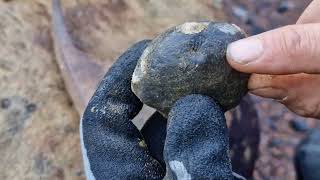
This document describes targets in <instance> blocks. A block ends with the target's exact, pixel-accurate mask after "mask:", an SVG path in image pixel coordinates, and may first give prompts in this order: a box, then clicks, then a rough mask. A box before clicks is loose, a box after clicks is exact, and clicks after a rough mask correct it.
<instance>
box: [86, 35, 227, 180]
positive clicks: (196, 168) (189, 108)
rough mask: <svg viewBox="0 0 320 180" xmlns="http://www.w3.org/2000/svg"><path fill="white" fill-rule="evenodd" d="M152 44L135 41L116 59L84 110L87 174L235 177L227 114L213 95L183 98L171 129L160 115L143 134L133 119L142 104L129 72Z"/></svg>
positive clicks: (173, 114)
mask: <svg viewBox="0 0 320 180" xmlns="http://www.w3.org/2000/svg"><path fill="white" fill-rule="evenodd" d="M148 42H149V41H142V42H139V43H137V44H135V45H134V46H133V47H131V48H130V49H129V50H128V51H126V52H125V53H124V54H123V55H122V56H121V57H120V58H119V59H118V60H117V62H116V63H115V64H114V65H113V67H112V68H111V69H110V70H109V72H108V73H107V74H106V75H105V77H104V78H103V80H102V81H101V83H100V85H99V87H98V88H97V90H96V92H95V94H94V95H93V97H92V99H91V100H90V102H89V104H88V106H87V108H86V110H85V112H84V114H83V118H82V120H81V125H80V133H81V144H82V153H83V158H84V164H85V170H86V175H87V178H88V179H102V180H104V179H163V178H164V177H165V175H166V174H167V175H166V178H169V179H233V175H232V174H233V173H232V170H231V164H230V158H229V156H228V135H227V128H226V122H225V118H224V112H223V111H222V109H221V107H220V106H219V105H218V104H217V103H216V102H215V101H214V100H213V99H211V98H209V97H206V96H202V95H190V96H187V97H185V98H182V99H180V100H179V101H178V102H177V103H176V104H175V106H174V107H173V108H172V110H171V112H170V114H169V118H168V122H169V123H168V127H167V130H166V119H165V118H163V117H162V116H161V115H160V114H159V113H155V114H154V115H153V116H152V117H151V118H150V119H149V120H148V122H147V123H146V125H145V126H144V127H143V129H142V130H141V132H140V131H139V130H138V129H137V128H136V127H135V125H134V124H133V123H132V122H131V120H132V119H133V118H134V117H135V115H136V114H137V113H138V112H139V111H140V109H141V107H142V103H141V102H140V101H139V99H138V98H137V97H136V96H135V95H134V94H133V93H132V92H131V88H130V84H131V76H132V73H133V70H134V68H135V66H136V63H137V60H138V59H139V57H140V56H141V54H142V52H143V50H144V49H145V48H146V46H147V44H148ZM164 144H165V145H164ZM163 155H164V156H163ZM163 157H164V158H163Z"/></svg>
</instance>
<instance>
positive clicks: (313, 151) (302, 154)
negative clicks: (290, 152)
mask: <svg viewBox="0 0 320 180" xmlns="http://www.w3.org/2000/svg"><path fill="white" fill-rule="evenodd" d="M294 164H295V168H296V172H297V177H298V178H297V179H301V180H316V179H317V180H318V179H320V171H319V167H320V130H319V129H314V130H313V131H312V132H311V133H310V134H308V135H307V137H306V138H305V139H304V140H302V141H301V143H300V145H299V146H298V147H297V149H296V154H295V161H294Z"/></svg>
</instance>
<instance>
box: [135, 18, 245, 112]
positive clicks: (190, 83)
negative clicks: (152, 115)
mask: <svg viewBox="0 0 320 180" xmlns="http://www.w3.org/2000/svg"><path fill="white" fill-rule="evenodd" d="M244 37H245V34H244V32H243V31H242V30H241V29H240V28H239V27H237V26H235V25H233V24H228V23H215V22H201V23H196V22H189V23H185V24H182V25H180V26H176V27H173V28H171V29H169V30H167V31H166V32H165V33H163V34H161V35H160V36H159V37H157V38H156V39H154V40H153V41H152V42H151V43H150V45H149V46H148V47H147V48H146V50H145V51H144V53H143V54H142V56H141V57H140V60H139V62H138V65H137V67H136V69H135V71H134V73H133V76H132V84H131V85H132V90H133V92H134V93H135V94H136V95H137V97H139V98H140V100H141V101H142V102H144V103H145V104H147V105H149V106H151V107H153V108H155V109H157V110H158V111H159V112H161V113H162V114H163V115H165V116H166V115H167V114H168V112H169V111H170V108H171V107H172V105H173V104H174V103H175V102H176V101H177V100H178V99H179V98H181V97H183V96H186V95H189V94H203V95H207V96H210V97H212V98H214V99H216V100H217V101H218V102H219V103H220V104H221V105H222V107H223V109H224V110H228V109H230V108H233V107H235V106H236V105H237V104H238V103H239V101H240V100H241V98H242V97H243V96H244V95H245V94H246V93H247V82H248V77H249V75H248V74H243V73H240V72H237V71H235V70H234V69H232V68H231V67H230V66H229V64H228V63H227V61H226V49H227V45H228V44H229V43H231V42H233V41H236V40H239V39H242V38H244Z"/></svg>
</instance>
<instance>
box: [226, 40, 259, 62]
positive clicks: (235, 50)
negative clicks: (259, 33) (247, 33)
mask: <svg viewBox="0 0 320 180" xmlns="http://www.w3.org/2000/svg"><path fill="white" fill-rule="evenodd" d="M262 53H263V45H262V42H261V40H259V39H256V38H249V39H242V40H239V41H236V42H234V43H231V44H230V45H229V46H228V50H227V56H228V59H231V60H233V61H235V62H237V63H240V64H248V63H250V62H252V61H255V60H257V59H258V58H259V57H260V56H261V55H262Z"/></svg>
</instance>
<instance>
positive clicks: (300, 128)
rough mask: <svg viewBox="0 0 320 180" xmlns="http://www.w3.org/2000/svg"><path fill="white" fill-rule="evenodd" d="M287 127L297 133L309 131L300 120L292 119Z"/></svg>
mask: <svg viewBox="0 0 320 180" xmlns="http://www.w3.org/2000/svg"><path fill="white" fill-rule="evenodd" d="M289 125H290V127H291V128H292V129H293V130H295V131H297V132H307V131H308V130H309V129H310V128H309V126H308V124H307V123H306V122H305V121H304V120H301V119H293V120H291V121H290V122H289Z"/></svg>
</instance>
